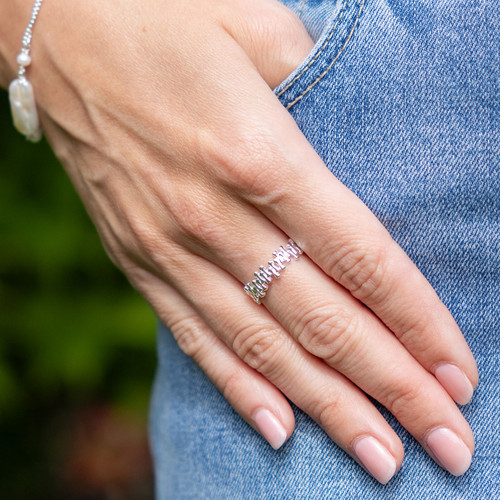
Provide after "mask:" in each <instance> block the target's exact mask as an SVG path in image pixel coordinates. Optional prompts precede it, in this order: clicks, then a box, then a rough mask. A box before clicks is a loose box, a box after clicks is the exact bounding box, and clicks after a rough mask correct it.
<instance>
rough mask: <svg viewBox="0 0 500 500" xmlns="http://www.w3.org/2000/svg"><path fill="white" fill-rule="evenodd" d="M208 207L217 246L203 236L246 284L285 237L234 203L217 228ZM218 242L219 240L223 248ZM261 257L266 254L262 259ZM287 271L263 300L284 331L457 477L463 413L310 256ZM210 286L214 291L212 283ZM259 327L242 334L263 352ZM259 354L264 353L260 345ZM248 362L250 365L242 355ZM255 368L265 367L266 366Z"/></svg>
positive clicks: (465, 450) (206, 220)
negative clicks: (439, 435) (450, 455)
mask: <svg viewBox="0 0 500 500" xmlns="http://www.w3.org/2000/svg"><path fill="white" fill-rule="evenodd" d="M241 210H243V208H241ZM209 212H210V210H202V213H203V214H204V216H202V217H201V219H200V217H198V222H197V226H199V225H201V226H203V227H204V228H205V231H206V232H205V233H204V234H205V235H209V239H211V240H213V241H211V243H212V244H209V242H208V240H207V241H205V243H206V245H207V247H209V248H212V249H213V248H216V249H217V252H218V255H217V256H215V257H214V256H212V258H213V259H214V260H215V261H216V263H217V264H218V265H219V266H220V267H222V268H224V269H227V270H228V271H229V272H230V273H231V274H232V275H233V276H235V277H237V278H238V279H239V280H240V281H241V282H242V283H244V281H245V279H250V278H251V272H250V271H249V269H252V268H253V269H255V270H257V269H258V268H259V266H260V265H262V264H266V262H268V260H269V259H272V251H268V252H267V253H268V258H267V259H266V258H265V257H263V256H264V255H265V253H266V251H265V250H263V248H264V247H267V246H268V245H269V246H271V245H274V248H275V249H278V247H279V245H280V243H283V242H284V241H285V238H286V236H285V235H283V234H282V233H281V232H280V231H278V230H277V229H276V228H275V227H273V226H272V224H270V223H269V221H266V220H265V219H264V218H262V217H261V216H259V214H258V213H256V212H253V216H252V215H249V214H252V211H251V210H250V211H249V212H247V214H246V215H243V214H242V213H239V212H238V209H237V207H236V206H235V207H232V209H231V210H230V211H229V213H231V220H230V221H229V220H225V219H224V217H223V216H222V218H221V219H219V220H218V221H217V227H218V229H217V228H216V227H215V225H214V223H213V222H210V220H211V219H212V217H211V216H210V215H209ZM220 213H222V211H220ZM245 217H246V218H245ZM243 220H244V222H243ZM224 233H225V234H231V235H232V237H233V238H235V240H236V241H240V242H244V243H242V244H240V245H238V246H237V248H234V247H231V246H229V245H226V246H224V245H222V244H221V243H220V242H221V241H225V240H227V237H226V238H224ZM251 234H257V235H260V238H258V239H255V238H253V239H252V238H251V237H250V235H251ZM264 235H265V236H264ZM216 242H219V243H218V245H217V244H216ZM263 242H265V245H263ZM256 256H262V257H260V259H261V260H260V261H259V260H258V259H259V257H256ZM259 262H260V264H259ZM285 272H286V274H285V275H284V276H283V277H282V278H280V280H278V281H276V282H273V283H272V286H271V287H270V290H269V292H268V295H267V296H266V298H265V299H264V302H265V304H266V307H267V308H268V309H269V311H270V312H271V313H272V314H273V316H274V317H275V318H276V319H277V320H278V322H279V323H280V324H281V325H282V327H283V328H284V330H286V331H287V332H289V333H290V335H292V336H293V337H294V338H295V339H296V340H297V342H299V343H300V344H301V345H302V346H303V347H304V348H305V349H306V350H307V351H309V352H310V353H312V354H313V355H314V356H317V357H319V358H322V359H324V360H325V361H326V362H327V363H328V364H330V365H331V366H332V367H334V368H335V369H336V370H339V371H340V372H342V373H343V374H344V375H345V376H347V377H348V378H349V379H350V380H351V381H353V382H354V383H355V384H356V385H358V386H359V387H360V388H361V389H363V390H364V391H366V392H367V393H368V394H370V395H371V396H372V397H374V398H375V399H377V400H378V401H380V402H381V403H382V404H384V405H385V406H386V407H387V408H388V409H389V410H390V411H391V413H393V414H394V415H395V416H396V418H398V420H399V421H400V422H401V423H402V425H404V426H405V427H406V428H407V429H408V430H409V431H410V432H411V433H412V434H413V435H414V436H415V437H416V439H418V440H419V442H420V443H421V444H422V445H423V446H424V447H425V448H426V449H427V451H428V452H429V453H430V454H431V455H432V456H433V457H434V458H435V459H436V460H437V461H438V463H440V464H442V465H443V466H444V467H446V468H447V469H448V470H449V471H450V472H452V473H454V474H462V473H463V472H465V470H467V468H468V467H469V465H470V462H471V457H472V453H473V451H474V438H473V436H472V432H471V430H470V427H469V426H468V424H467V422H466V421H465V419H464V418H463V416H462V415H461V413H460V411H459V410H458V409H457V407H456V406H455V404H454V403H453V401H452V400H451V399H450V398H449V397H448V395H447V394H446V392H444V390H443V389H442V387H441V386H440V385H439V384H438V383H437V381H436V380H435V378H433V377H432V376H431V375H430V374H429V373H428V371H426V370H425V369H424V368H423V367H422V366H421V365H420V364H419V363H418V362H417V361H416V360H415V359H414V358H413V356H412V355H411V354H410V353H409V352H408V351H407V350H406V349H405V348H404V347H403V346H402V345H401V343H400V342H399V341H398V340H397V339H396V338H395V337H394V336H393V335H392V333H391V332H390V331H389V330H388V329H387V328H386V327H385V326H384V325H383V324H382V323H381V322H380V321H379V320H378V319H377V318H376V317H375V316H374V315H373V314H372V313H371V312H370V311H369V310H368V309H367V308H365V307H363V306H361V304H360V303H359V301H358V300H357V299H355V298H354V297H353V296H352V295H351V294H350V293H348V292H347V291H346V290H345V289H344V288H343V287H341V286H340V285H338V284H337V283H336V282H334V281H332V280H331V279H330V278H329V277H328V276H326V275H325V274H324V273H323V272H322V271H321V270H320V269H319V268H318V267H317V266H316V265H315V264H314V263H313V262H312V261H311V260H309V259H308V258H307V257H306V256H303V257H301V259H300V260H299V261H297V262H294V263H293V265H290V266H289V268H287V270H286V271H285ZM244 276H246V278H245V277H244ZM193 279H194V278H193ZM207 286H208V285H207ZM210 289H211V290H213V284H212V285H210ZM214 292H215V290H214ZM220 293H221V292H220V291H219V290H218V291H217V292H216V293H215V296H217V297H219V295H220ZM242 294H243V291H242V290H240V295H242ZM193 300H195V297H194V296H193ZM233 300H234V299H233ZM252 305H253V304H252V303H250V304H249V306H252ZM254 309H256V307H254ZM233 314H236V313H233ZM255 314H257V310H256V311H255ZM207 317H208V316H207ZM246 322H248V323H249V322H250V320H249V318H248V319H245V318H244V319H243V321H242V324H243V325H244V324H245V323H246ZM254 324H255V323H250V325H249V327H248V328H247V329H246V334H245V333H243V334H241V336H242V337H245V335H246V336H247V337H248V339H246V344H247V345H248V344H250V345H252V343H255V344H257V343H258V342H260V343H261V344H262V343H264V348H262V349H266V348H267V347H266V346H267V340H264V341H263V340H262V339H261V338H260V336H259V335H256V334H255V333H254V328H255V326H252V325H254ZM214 328H215V327H214ZM241 343H242V344H245V342H241ZM273 345H278V340H273ZM234 348H235V350H236V351H237V352H240V351H241V348H240V347H238V346H234ZM281 348H282V349H285V348H284V347H281ZM285 350H288V349H285ZM257 351H258V352H260V349H259V348H258V349H257ZM273 353H274V351H273ZM243 359H245V360H246V361H247V362H249V363H252V360H251V359H250V360H248V359H246V357H245V355H243ZM251 366H254V365H252V364H251ZM254 367H255V368H257V369H259V370H262V367H261V366H254ZM265 374H266V376H267V377H269V378H270V380H272V381H273V383H276V381H275V380H274V379H273V378H272V376H273V374H272V373H268V372H267V371H266V373H265ZM281 384H283V382H282V381H281ZM281 384H280V382H279V381H278V383H277V385H278V387H280V389H282V390H285V392H286V389H284V388H283V386H282V385H281ZM288 390H289V391H290V390H292V389H291V388H288ZM287 395H288V393H287ZM289 397H290V396H289ZM438 429H448V431H443V432H444V435H445V436H448V437H449V439H446V440H443V441H442V442H439V443H440V444H439V446H438V445H436V442H437V441H436V440H434V436H435V435H436V434H435V432H438V431H437V430H438ZM439 432H441V431H439ZM448 432H449V433H448ZM450 436H455V438H452V437H450ZM453 439H455V441H453ZM453 443H455V444H453ZM456 443H458V444H456ZM436 446H437V447H436ZM449 448H453V449H454V450H455V458H454V461H451V462H450V461H449V460H446V461H445V460H443V459H442V458H439V457H443V456H445V453H446V450H447V449H449Z"/></svg>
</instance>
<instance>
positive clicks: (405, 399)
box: [380, 384, 423, 420]
mask: <svg viewBox="0 0 500 500" xmlns="http://www.w3.org/2000/svg"><path fill="white" fill-rule="evenodd" d="M422 396H423V394H422V389H421V387H420V385H415V384H408V385H405V386H403V387H401V385H399V386H398V387H393V388H391V389H389V390H388V392H387V393H386V394H385V395H384V396H383V398H382V399H383V400H381V401H380V402H381V403H382V404H383V405H384V406H385V407H386V408H387V409H388V410H389V411H390V412H391V413H392V414H393V415H394V416H395V417H396V418H398V420H405V419H406V417H411V418H412V419H413V420H415V415H417V413H416V412H415V408H419V407H421V404H422Z"/></svg>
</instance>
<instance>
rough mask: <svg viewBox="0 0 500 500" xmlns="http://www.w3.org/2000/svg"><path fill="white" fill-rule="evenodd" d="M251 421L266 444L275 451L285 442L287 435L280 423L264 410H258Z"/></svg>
mask: <svg viewBox="0 0 500 500" xmlns="http://www.w3.org/2000/svg"><path fill="white" fill-rule="evenodd" d="M253 420H254V422H255V425H256V426H257V428H258V429H259V431H260V433H261V434H262V435H263V436H264V437H265V438H266V439H267V441H268V443H269V444H270V445H271V446H272V447H273V448H274V449H275V450H277V449H278V448H281V446H283V443H284V442H285V441H286V440H287V433H286V430H285V428H284V427H283V426H282V425H281V423H280V421H279V420H278V419H277V418H276V417H275V416H274V415H273V414H272V413H271V412H270V411H269V410H266V409H265V408H260V409H258V410H257V411H256V412H255V414H254V416H253Z"/></svg>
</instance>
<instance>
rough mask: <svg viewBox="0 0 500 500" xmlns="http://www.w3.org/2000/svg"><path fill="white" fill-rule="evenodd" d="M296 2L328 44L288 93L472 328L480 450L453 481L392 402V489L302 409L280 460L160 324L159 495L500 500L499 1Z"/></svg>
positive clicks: (320, 43)
mask: <svg viewBox="0 0 500 500" xmlns="http://www.w3.org/2000/svg"><path fill="white" fill-rule="evenodd" d="M284 3H285V4H287V5H288V6H289V7H290V8H292V9H293V10H295V11H296V12H297V13H298V14H299V15H300V17H301V19H302V20H303V22H304V24H305V25H306V27H307V29H308V30H309V32H310V34H311V36H312V37H313V38H314V39H315V40H316V41H317V42H316V45H315V47H314V49H313V50H312V52H311V53H310V54H309V56H308V57H307V59H306V60H305V61H304V62H303V64H302V65H301V66H300V67H299V68H297V70H296V71H295V72H294V73H293V74H292V75H290V77H289V78H288V79H287V80H286V81H285V82H283V83H282V84H281V85H280V86H279V87H278V88H277V89H276V90H275V92H276V94H277V96H279V99H280V100H281V102H282V104H283V105H284V106H285V107H287V108H288V110H289V112H290V113H291V114H292V115H293V117H294V119H295V120H296V122H297V124H298V125H299V127H300V128H301V130H302V131H303V133H304V134H305V135H306V137H307V138H308V140H309V141H310V143H311V144H312V145H313V147H314V148H315V149H316V151H317V152H318V153H319V154H320V156H321V157H322V158H323V160H324V161H325V163H326V165H327V166H328V168H329V169H330V170H331V171H332V173H333V174H334V175H335V176H337V178H339V179H340V180H341V181H342V182H343V183H344V184H345V185H346V186H348V187H349V188H350V189H351V190H352V191H354V192H355V193H356V194H357V195H358V196H359V197H360V198H361V199H362V200H363V201H364V202H365V204H367V205H368V207H369V208H370V209H371V210H372V211H373V212H374V213H375V214H376V216H377V217H378V218H379V219H380V220H381V221H382V223H383V224H384V225H385V226H386V227H387V229H388V230H389V232H390V233H391V235H392V236H393V238H394V239H395V240H396V241H397V242H398V244H399V245H400V246H401V247H402V248H403V249H404V250H405V251H406V252H407V253H408V255H409V256H410V258H411V259H412V260H413V261H414V262H415V263H416V264H417V266H418V267H419V268H420V270H421V271H422V272H423V273H424V275H425V276H426V277H427V279H428V280H429V281H430V283H431V284H432V286H433V287H434V289H435V290H436V291H437V293H438V295H439V296H440V298H441V300H442V301H443V302H444V303H445V304H446V306H447V307H448V308H449V309H450V311H451V312H452V314H453V316H454V317H455V319H456V321H457V322H458V324H459V326H460V327H461V329H462V332H463V334H464V335H465V337H466V340H467V342H468V344H469V346H470V347H471V349H472V352H473V353H474V355H475V358H476V360H477V363H478V366H479V374H480V383H479V386H478V388H477V390H476V391H475V395H474V398H473V400H472V402H471V403H470V404H468V405H467V406H465V407H463V413H464V415H465V417H466V419H467V420H468V421H469V423H470V425H471V427H472V429H473V432H474V434H475V437H476V452H475V455H474V457H473V461H472V466H471V468H470V469H469V471H468V472H467V473H466V474H465V475H463V476H461V477H454V476H452V475H450V474H448V473H447V472H445V471H444V470H443V469H441V468H440V467H439V466H438V465H436V464H435V463H434V462H433V461H432V459H431V458H430V457H429V456H427V454H426V453H425V451H424V450H423V449H422V448H421V447H420V445H419V444H418V443H417V442H416V441H415V440H414V439H413V437H412V436H411V435H409V434H408V433H407V432H406V431H405V429H404V428H402V427H401V425H399V423H398V422H397V421H396V420H395V419H394V418H393V417H392V416H391V415H390V414H389V413H388V412H387V411H386V410H385V409H384V408H382V407H380V406H379V408H380V411H381V412H382V414H383V415H384V416H385V417H386V418H387V420H388V421H389V423H390V424H391V426H392V427H393V428H394V429H395V430H396V432H397V433H398V434H399V436H400V437H401V440H402V442H403V445H404V447H405V459H404V462H403V466H402V468H401V470H400V471H399V472H398V474H397V475H396V476H395V477H394V478H393V479H392V480H391V481H390V482H389V483H388V484H387V485H386V486H382V485H380V484H379V483H378V482H377V481H375V480H374V479H372V478H371V477H370V476H369V475H368V474H367V473H366V472H365V471H364V470H363V469H362V468H361V467H360V466H359V465H357V464H356V463H355V462H354V461H353V460H352V459H351V458H350V457H349V456H348V455H347V454H346V453H344V452H343V451H342V450H340V449H339V448H338V447H337V446H336V445H335V444H334V443H333V442H332V441H331V440H330V439H329V438H328V437H327V436H326V434H325V433H324V432H323V431H322V430H321V429H320V428H319V427H318V426H317V425H316V424H315V423H314V422H313V421H312V420H311V419H310V418H309V417H308V416H307V415H305V414H304V413H303V412H302V411H301V410H299V409H297V408H294V411H295V417H296V429H295V431H294V433H293V435H292V436H291V438H290V439H289V441H288V442H287V443H286V444H285V445H284V446H283V447H282V448H281V449H280V450H279V451H274V450H273V449H272V448H271V447H270V446H269V445H268V444H267V443H266V442H265V441H264V439H263V438H261V437H260V436H259V435H258V434H257V433H256V432H255V431H253V430H252V429H251V428H250V427H249V426H248V425H247V424H246V423H245V422H243V421H242V420H241V419H240V417H239V416H238V415H237V414H236V413H235V412H234V411H233V410H232V409H231V407H230V406H229V404H228V403H227V402H226V401H225V399H224V398H223V397H222V396H221V394H219V392H218V391H217V390H216V389H215V388H214V387H213V386H212V384H211V383H210V382H209V381H208V380H207V379H206V377H205V376H204V374H203V373H202V372H201V371H200V369H199V368H198V367H197V366H196V365H195V364H194V363H193V362H192V361H191V359H189V358H188V357H186V356H185V355H184V354H183V353H182V352H181V351H180V350H179V348H178V347H177V346H176V343H175V341H174V340H173V338H172V336H171V334H170V333H169V332H168V331H167V330H166V329H164V328H160V331H159V335H158V355H159V368H158V373H157V378H156V382H155V388H154V395H153V401H152V413H151V442H152V447H153V453H154V460H155V468H156V490H157V498H158V499H161V500H163V499H190V498H193V499H195V498H196V499H205V498H206V499H225V498H234V499H262V498H266V499H267V498H269V499H327V498H334V499H353V498H367V499H387V498H389V499H391V498H402V499H440V500H443V499H453V500H457V499H468V498H471V499H482V498H488V499H493V498H500V470H499V464H500V447H499V435H500V418H499V396H500V390H499V385H500V384H499V382H500V376H499V375H500V374H499V361H500V359H499V358H500V356H499V337H498V333H499V331H498V330H499V325H500V315H499V311H498V298H499V297H500V286H499V282H500V236H499V235H500V231H499V229H500V227H499V226H500V167H499V163H500V162H499V159H500V155H499V138H500V137H499V136H500V134H499V87H498V85H499V76H500V74H499V65H500V58H499V52H500V51H499V41H500V30H499V25H500V8H499V6H498V3H497V0H446V1H441V2H439V1H435V0H432V1H431V0H285V1H284ZM304 168H307V165H304ZM313 195H314V194H313V193H311V196H313ZM242 293H243V290H242Z"/></svg>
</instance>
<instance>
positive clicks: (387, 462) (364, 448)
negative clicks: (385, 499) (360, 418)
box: [354, 436, 396, 484]
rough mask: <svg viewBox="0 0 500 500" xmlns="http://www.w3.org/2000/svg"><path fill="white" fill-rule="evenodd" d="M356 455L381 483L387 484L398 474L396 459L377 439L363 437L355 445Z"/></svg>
mask: <svg viewBox="0 0 500 500" xmlns="http://www.w3.org/2000/svg"><path fill="white" fill-rule="evenodd" d="M354 453H356V456H357V457H358V459H359V461H360V462H361V463H362V464H363V465H364V466H365V468H366V470H367V471H368V472H369V473H370V474H371V475H372V476H373V477H374V478H375V479H376V480H377V481H378V482H380V483H382V484H386V483H388V482H389V480H390V479H391V478H392V476H394V474H395V472H396V459H395V458H394V457H393V456H392V455H391V453H389V451H388V450H387V449H386V448H385V446H383V445H382V444H381V443H380V442H379V441H378V440H377V439H375V438H374V437H372V436H363V437H361V438H359V439H357V440H356V442H355V443H354Z"/></svg>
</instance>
